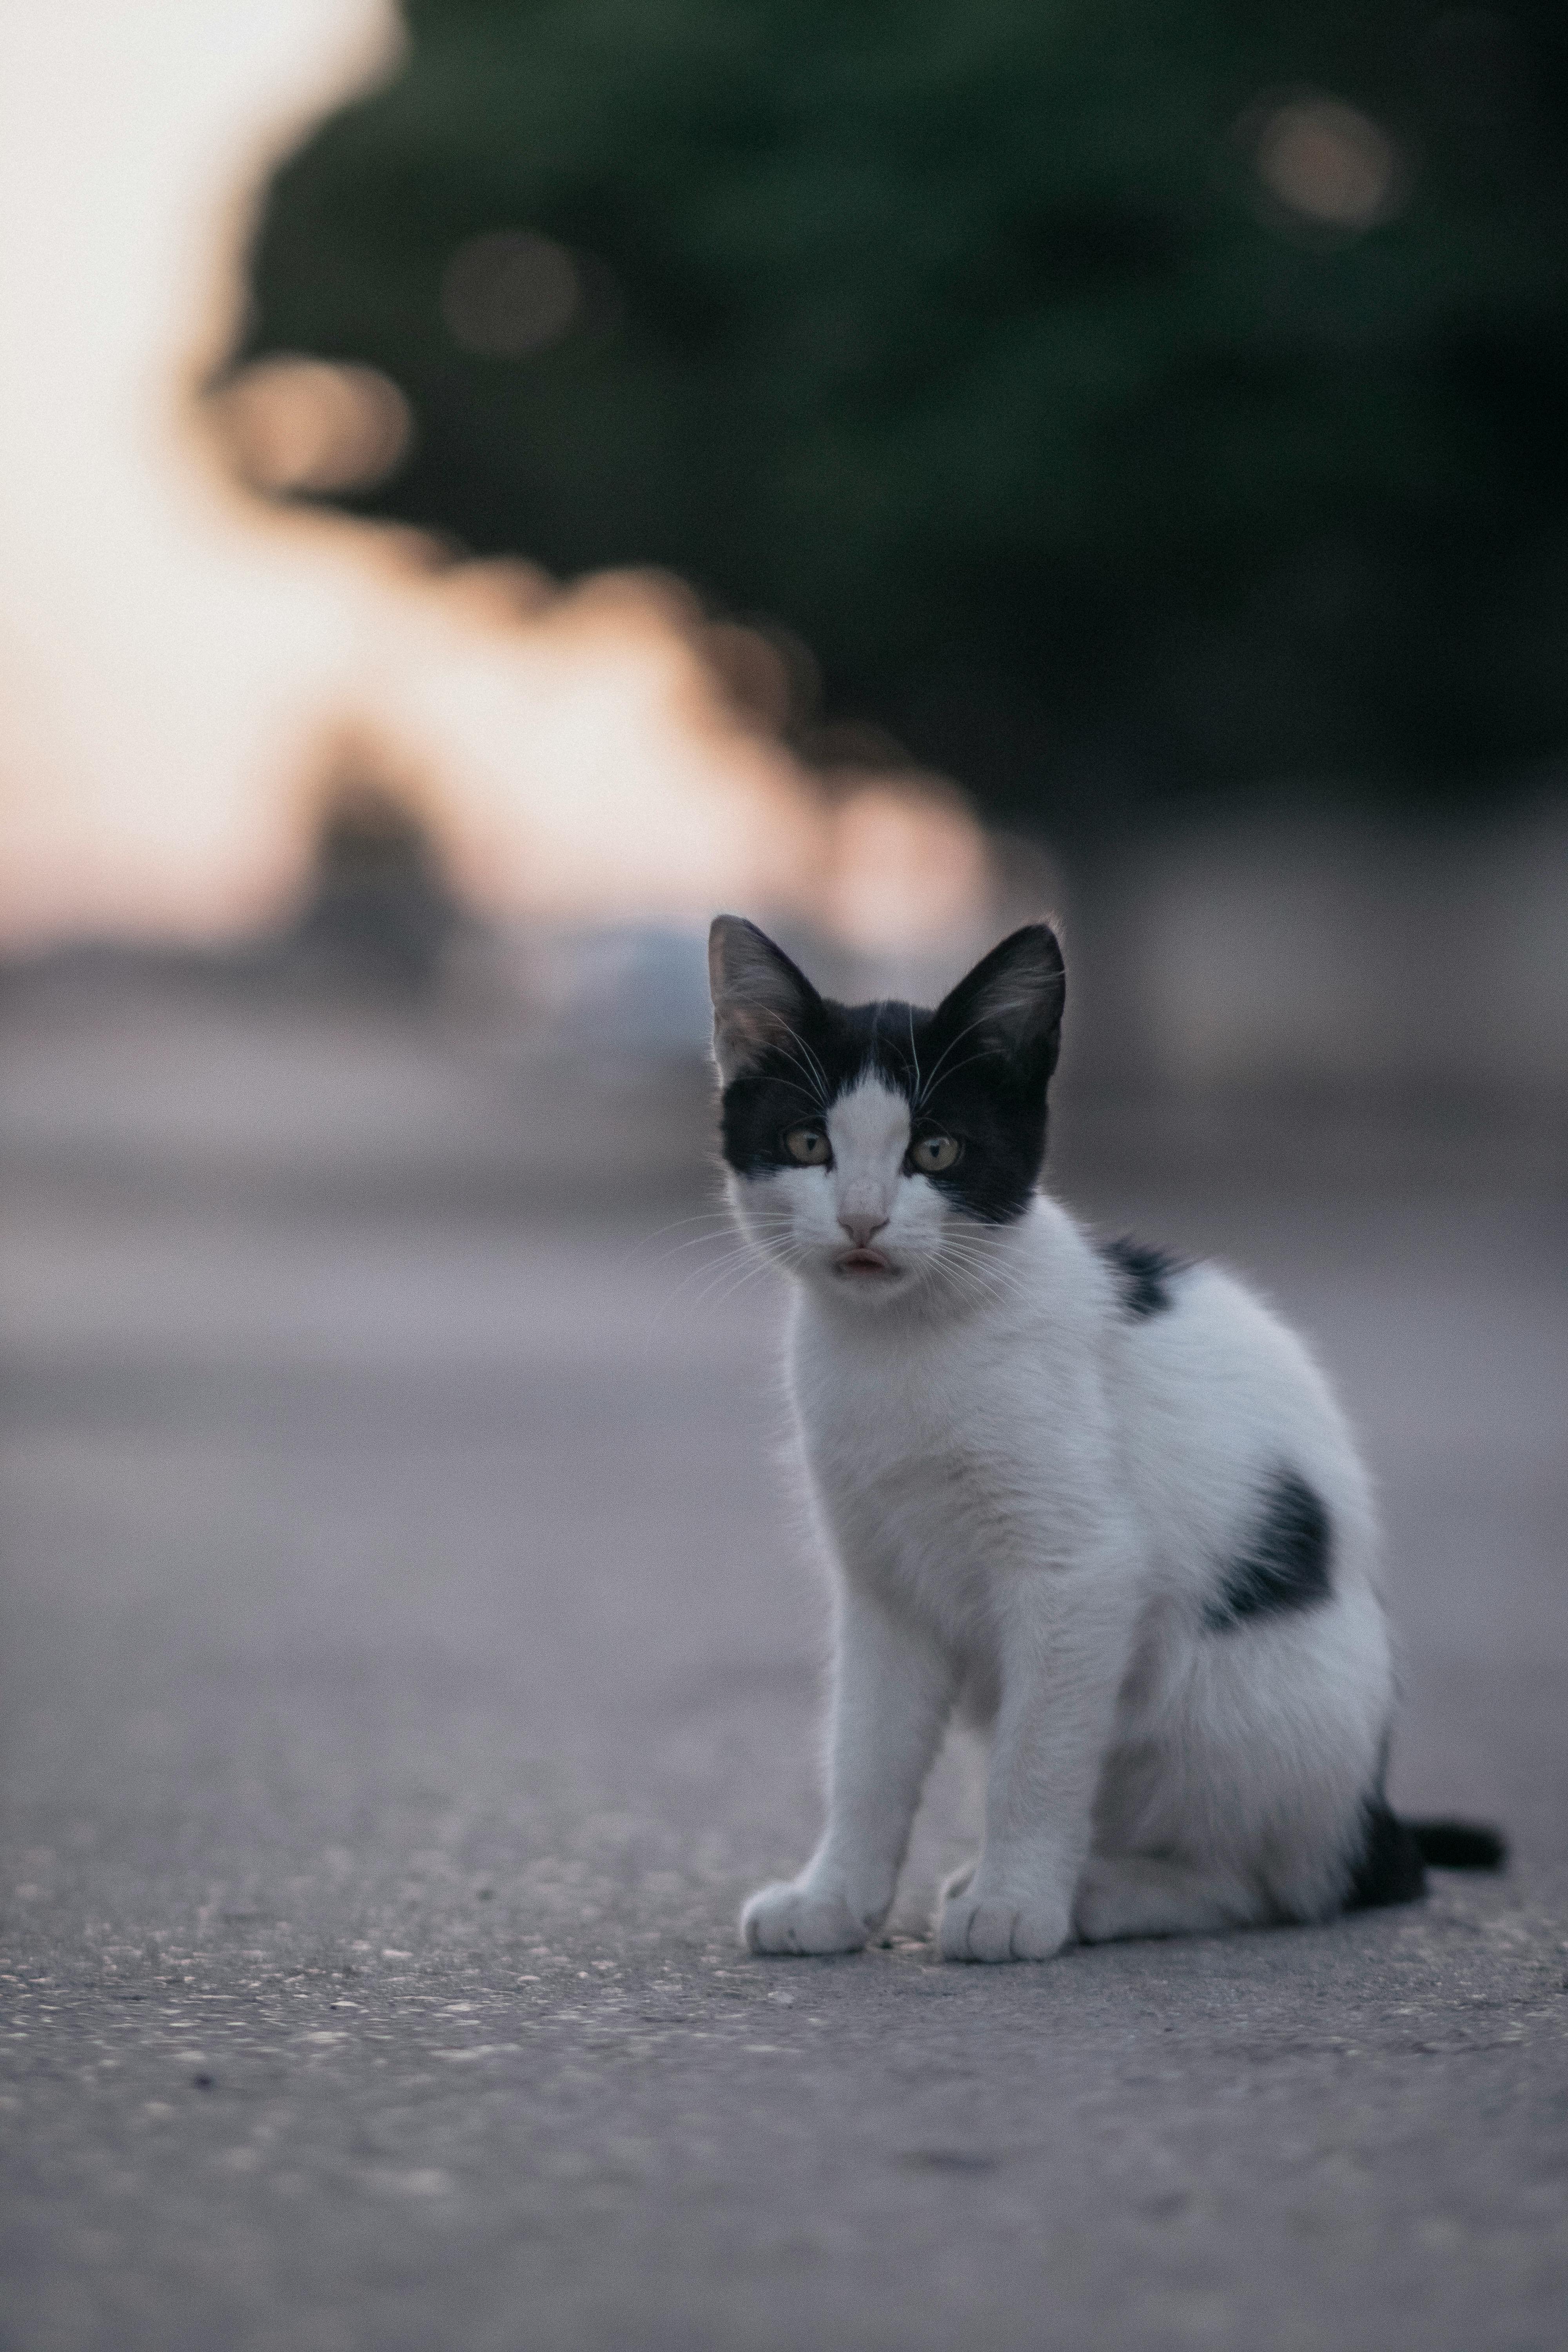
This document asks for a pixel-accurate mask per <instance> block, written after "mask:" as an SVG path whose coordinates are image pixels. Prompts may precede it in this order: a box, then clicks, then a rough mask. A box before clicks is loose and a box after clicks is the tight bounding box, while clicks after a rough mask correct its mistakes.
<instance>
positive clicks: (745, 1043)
mask: <svg viewBox="0 0 1568 2352" xmlns="http://www.w3.org/2000/svg"><path fill="white" fill-rule="evenodd" d="M708 984H709V986H710V989H711V990H712V992H713V1059H714V1060H715V1061H716V1062H717V1063H718V1065H719V1076H721V1078H722V1080H723V1082H724V1084H725V1085H726V1086H728V1085H729V1084H730V1083H731V1080H732V1079H734V1078H738V1077H739V1076H741V1074H742V1071H743V1070H746V1069H749V1068H750V1067H751V1066H752V1064H753V1063H755V1062H758V1061H760V1060H761V1059H762V1057H763V1055H764V1054H765V1053H766V1052H767V1051H768V1049H769V1047H770V1046H773V1045H788V1044H789V1042H790V1040H791V1039H792V1038H793V1037H795V1035H796V1034H798V1032H799V1030H800V1027H801V1024H802V1022H803V1021H804V1020H805V1018H806V1016H807V1015H808V1014H809V1013H810V1012H811V1010H812V1008H813V1007H814V1006H815V1005H816V1004H819V1003H821V1001H822V1000H821V999H820V997H819V996H818V995H817V992H816V989H815V988H813V986H812V984H811V982H810V981H809V980H807V978H806V976H805V972H803V971H796V969H795V965H794V964H793V963H791V961H790V960H789V958H788V956H786V955H785V953H784V950H783V949H782V948H775V947H774V945H773V941H772V940H770V939H769V938H768V936H767V933H766V932H765V931H759V930H758V929H757V927H756V925H755V923H748V922H747V921H746V920H745V919H744V918H743V917H742V916H740V915H716V916H715V917H714V919H713V928H712V929H711V930H710V932H709V934H708Z"/></svg>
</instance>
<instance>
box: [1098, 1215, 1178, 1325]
mask: <svg viewBox="0 0 1568 2352" xmlns="http://www.w3.org/2000/svg"><path fill="white" fill-rule="evenodd" d="M1100 1256H1101V1257H1102V1258H1104V1259H1105V1260H1106V1261H1107V1262H1108V1264H1109V1265H1111V1266H1112V1267H1113V1268H1114V1270H1115V1273H1116V1276H1117V1279H1118V1281H1119V1282H1120V1284H1121V1307H1122V1312H1123V1313H1124V1314H1126V1315H1130V1316H1131V1318H1132V1320H1133V1321H1134V1323H1144V1322H1147V1320H1148V1318H1149V1317H1150V1316H1151V1315H1163V1314H1164V1313H1165V1312H1166V1310H1167V1308H1168V1307H1170V1306H1171V1304H1172V1299H1171V1284H1172V1282H1173V1279H1174V1277H1175V1276H1177V1275H1178V1274H1180V1273H1181V1272H1182V1270H1183V1261H1182V1259H1180V1258H1179V1257H1173V1256H1172V1255H1171V1253H1170V1251H1169V1250H1163V1249H1154V1248H1152V1247H1151V1245H1150V1244H1148V1243H1147V1242H1135V1241H1134V1240H1133V1239H1132V1236H1131V1234H1122V1235H1121V1238H1120V1240H1118V1241H1113V1242H1101V1243H1100Z"/></svg>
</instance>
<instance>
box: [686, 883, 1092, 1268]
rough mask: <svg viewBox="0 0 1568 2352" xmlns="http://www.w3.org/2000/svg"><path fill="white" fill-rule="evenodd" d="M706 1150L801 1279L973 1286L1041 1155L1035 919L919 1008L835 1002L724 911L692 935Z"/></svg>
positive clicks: (1057, 999) (1045, 973)
mask: <svg viewBox="0 0 1568 2352" xmlns="http://www.w3.org/2000/svg"><path fill="white" fill-rule="evenodd" d="M708 963H709V974H710V981H711V983H712V990H713V1054H714V1059H715V1060H716V1061H717V1063H718V1065H719V1075H720V1077H721V1081H722V1084H723V1089H724V1093H723V1106H722V1129H723V1149H724V1158H725V1160H726V1161H727V1163H728V1165H729V1168H730V1171H731V1182H730V1189H731V1196H732V1198H733V1200H734V1202H735V1204H736V1207H737V1209H738V1210H739V1212H740V1214H741V1217H742V1222H743V1223H744V1224H745V1226H746V1229H747V1231H748V1233H749V1234H751V1235H752V1239H753V1240H755V1241H756V1242H757V1243H758V1244H759V1245H760V1246H761V1247H763V1249H765V1250H767V1252H768V1253H769V1255H772V1256H773V1257H775V1258H776V1259H777V1260H778V1261H779V1263H780V1264H782V1265H785V1266H787V1267H788V1268H789V1270H790V1271H791V1272H792V1273H794V1274H795V1275H796V1276H799V1277H800V1278H801V1279H802V1280H803V1281H805V1282H807V1283H810V1284H811V1285H813V1286H816V1287H824V1288H826V1289H827V1290H828V1291H830V1292H831V1293H832V1294H833V1295H834V1296H836V1297H842V1298H848V1297H855V1298H858V1299H860V1300H863V1301H865V1302H866V1303H867V1304H868V1305H870V1304H873V1303H878V1304H880V1303H884V1302H886V1301H888V1300H890V1299H892V1298H895V1297H910V1296H911V1295H913V1294H916V1293H924V1294H927V1295H932V1294H935V1293H941V1292H947V1293H949V1294H951V1295H952V1297H955V1298H956V1297H963V1296H969V1297H973V1296H975V1295H977V1292H978V1287H979V1280H980V1274H981V1270H982V1267H983V1264H984V1256H985V1244H986V1241H987V1239H988V1238H991V1237H994V1229H995V1228H997V1227H998V1226H1003V1225H1006V1224H1009V1223H1012V1222H1013V1221H1014V1220H1015V1219H1016V1218H1018V1217H1021V1216H1022V1215H1023V1213H1024V1212H1025V1210H1026V1208H1027V1207H1028V1204H1029V1202H1030V1200H1031V1199H1032V1197H1033V1195H1034V1192H1035V1187H1036V1184H1037V1181H1038V1179H1039V1173H1040V1168H1041V1164H1042V1162H1043V1160H1044V1159H1045V1150H1046V1088H1047V1082H1048V1080H1049V1078H1050V1075H1051V1072H1052V1071H1053V1070H1054V1069H1055V1067H1056V1063H1057V1054H1058V1048H1059V1045H1060V1042H1061V1019H1062V1001H1063V997H1064V994H1065V992H1066V980H1065V976H1064V973H1063V970H1062V957H1061V950H1060V948H1059V947H1058V944H1057V940H1056V934H1055V933H1054V932H1053V931H1052V930H1051V929H1050V928H1049V926H1048V925H1047V924H1045V923H1031V924H1029V925H1028V926H1027V927H1026V929H1023V930H1021V931H1015V932H1014V933H1013V934H1012V936H1011V937H1010V938H1009V939H1005V940H1003V941H1002V943H1001V945H1000V946H999V947H995V948H993V949H992V950H991V952H990V954H989V955H988V956H986V957H984V959H983V961H981V962H979V963H977V964H976V965H975V967H974V970H973V971H972V972H970V973H969V974H968V975H967V977H966V978H964V979H963V980H961V981H960V982H959V983H958V985H957V987H956V988H954V989H953V990H952V992H950V993H949V994H948V995H947V996H945V997H943V999H942V1003H940V1004H939V1005H938V1006H937V1008H936V1010H935V1012H934V1013H930V1012H926V1011H924V1010H923V1009H922V1008H921V1007H920V1006H918V1005H912V1004H902V1003H877V1004H837V1003H834V1002H833V1000H832V999H831V998H829V997H824V996H819V995H818V993H817V992H816V989H815V988H814V987H813V986H812V984H811V982H810V981H809V980H807V979H806V977H805V973H804V972H803V971H799V970H798V969H797V968H796V966H795V964H793V963H792V962H791V961H790V960H789V958H788V956H786V955H785V954H784V952H783V950H782V949H779V948H776V947H775V946H774V945H773V941H772V940H770V939H768V938H767V937H766V936H765V934H764V933H763V932H762V931H760V930H758V929H757V927H756V925H755V924H754V923H748V922H744V921H742V919H741V918H740V916H738V915H721V916H720V917H719V918H718V919H717V920H716V922H715V923H714V925H713V929H712V931H711V933H710V938H709V943H708Z"/></svg>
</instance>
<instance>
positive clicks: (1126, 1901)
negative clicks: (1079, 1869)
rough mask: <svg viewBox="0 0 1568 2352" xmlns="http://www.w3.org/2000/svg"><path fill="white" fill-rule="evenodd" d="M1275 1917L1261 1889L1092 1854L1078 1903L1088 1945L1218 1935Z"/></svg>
mask: <svg viewBox="0 0 1568 2352" xmlns="http://www.w3.org/2000/svg"><path fill="white" fill-rule="evenodd" d="M1272 1916H1274V1914H1273V1913H1272V1912H1271V1911H1270V1910H1269V1907H1268V1903H1267V1901H1266V1899H1265V1898H1264V1896H1262V1895H1260V1894H1259V1893H1258V1889H1257V1888H1256V1887H1251V1886H1247V1885H1244V1883H1243V1882H1242V1881H1241V1880H1240V1879H1238V1878H1235V1877H1230V1876H1227V1875H1226V1874H1223V1873H1221V1872H1218V1871H1214V1870H1203V1869H1200V1868H1198V1867H1196V1866H1194V1864H1189V1863H1183V1862H1166V1861H1162V1860H1158V1859H1155V1858H1153V1857H1152V1856H1147V1855H1142V1854H1099V1853H1097V1854H1092V1855H1090V1857H1089V1862H1088V1864H1086V1866H1085V1869H1084V1873H1083V1875H1082V1877H1081V1878H1080V1879H1079V1885H1078V1894H1077V1896H1076V1898H1075V1900H1074V1903H1073V1926H1074V1927H1075V1928H1076V1929H1077V1931H1078V1934H1079V1938H1080V1939H1081V1940H1082V1941H1083V1942H1084V1943H1086V1944H1109V1943H1114V1942H1116V1941H1117V1940H1118V1939H1119V1938H1120V1937H1125V1936H1202V1935H1211V1936H1212V1935H1215V1934H1217V1933H1219V1932H1220V1931H1221V1930H1222V1929H1224V1928H1226V1927H1256V1926H1258V1924H1259V1923H1260V1922H1261V1921H1262V1920H1264V1919H1267V1918H1270V1917H1272Z"/></svg>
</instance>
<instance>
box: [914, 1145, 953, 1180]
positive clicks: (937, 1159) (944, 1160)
mask: <svg viewBox="0 0 1568 2352" xmlns="http://www.w3.org/2000/svg"><path fill="white" fill-rule="evenodd" d="M962 1150H963V1145H962V1144H961V1143H960V1141H959V1139H958V1138H957V1136H956V1135H922V1136H921V1137H920V1138H919V1139H917V1140H916V1141H915V1142H913V1143H911V1144H910V1167H911V1168H912V1169H913V1170H914V1171H915V1174H916V1175H917V1176H942V1175H944V1174H945V1173H946V1171H947V1170H948V1169H950V1168H951V1167H952V1166H953V1165H954V1163H955V1162H956V1160H957V1159H958V1155H959V1153H960V1152H961V1151H962Z"/></svg>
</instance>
